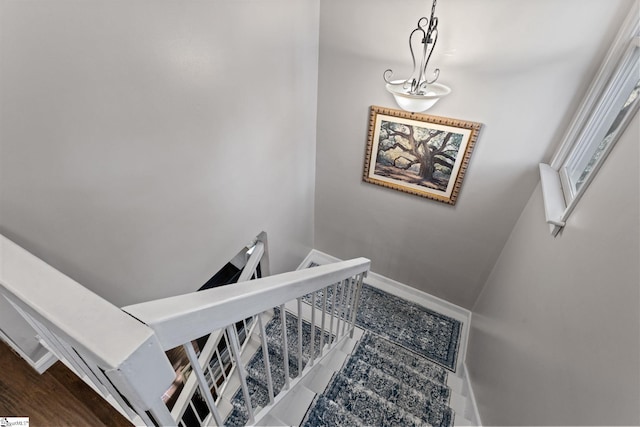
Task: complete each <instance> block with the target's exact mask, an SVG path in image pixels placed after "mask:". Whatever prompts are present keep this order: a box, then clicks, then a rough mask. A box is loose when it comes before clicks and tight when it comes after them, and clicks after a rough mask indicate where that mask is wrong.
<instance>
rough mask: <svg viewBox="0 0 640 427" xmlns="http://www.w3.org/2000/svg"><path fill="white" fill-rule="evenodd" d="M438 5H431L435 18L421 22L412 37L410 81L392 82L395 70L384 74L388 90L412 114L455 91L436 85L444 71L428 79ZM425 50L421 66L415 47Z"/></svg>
mask: <svg viewBox="0 0 640 427" xmlns="http://www.w3.org/2000/svg"><path fill="white" fill-rule="evenodd" d="M436 1H437V0H433V3H432V4H431V16H430V18H428V19H427V17H424V16H423V17H422V18H420V19H419V20H418V26H417V27H416V28H415V29H414V30H413V31H412V32H411V34H410V35H409V50H410V51H411V59H412V60H413V73H411V76H409V78H408V79H406V80H391V76H392V75H393V71H392V70H390V69H389V70H386V71H385V72H384V75H383V76H384V81H385V82H386V88H387V90H388V91H389V92H391V94H392V95H393V97H394V98H395V99H396V102H397V104H398V106H399V107H400V108H402V109H403V110H406V111H411V112H416V113H417V112H420V111H425V110H427V109H429V108H431V107H432V106H433V105H434V104H435V103H436V102H438V100H439V99H440V98H442V97H443V96H446V95H448V94H449V93H450V92H451V89H450V88H449V87H447V86H445V85H443V84H440V83H436V80H438V76H439V75H440V69H439V68H436V69H435V70H434V71H433V76H432V78H431V79H430V80H429V79H427V77H426V75H427V66H428V65H429V59H431V54H432V53H433V49H434V48H435V46H436V41H437V40H438V17H436V16H434V14H435V11H436ZM419 43H421V44H422V45H423V46H422V59H421V61H420V65H418V62H416V55H415V51H414V44H416V45H417V46H416V47H420V45H419Z"/></svg>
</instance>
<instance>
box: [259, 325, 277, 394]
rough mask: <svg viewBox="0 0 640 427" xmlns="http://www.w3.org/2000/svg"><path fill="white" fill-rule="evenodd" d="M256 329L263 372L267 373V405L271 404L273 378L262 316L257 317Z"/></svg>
mask: <svg viewBox="0 0 640 427" xmlns="http://www.w3.org/2000/svg"><path fill="white" fill-rule="evenodd" d="M258 327H259V328H260V342H261V346H262V358H263V359H264V370H265V372H266V373H267V390H268V391H269V403H273V398H274V395H273V378H272V377H271V363H270V362H269V348H268V345H269V344H268V343H267V332H266V331H265V329H264V324H263V322H262V316H260V315H258Z"/></svg>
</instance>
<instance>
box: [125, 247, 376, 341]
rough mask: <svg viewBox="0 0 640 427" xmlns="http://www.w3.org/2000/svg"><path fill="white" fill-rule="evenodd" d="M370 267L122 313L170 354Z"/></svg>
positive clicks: (326, 269)
mask: <svg viewBox="0 0 640 427" xmlns="http://www.w3.org/2000/svg"><path fill="white" fill-rule="evenodd" d="M370 263H371V262H370V261H369V260H368V259H366V258H356V259H353V260H349V261H342V262H337V263H333V264H327V265H322V266H318V267H315V268H310V269H306V270H298V271H292V272H289V273H282V274H279V275H277V276H269V277H264V278H261V279H256V280H251V281H248V282H243V283H237V284H234V285H233V286H221V287H218V288H213V289H207V290H204V291H200V292H194V293H190V294H185V295H179V296H175V297H169V298H164V299H159V300H155V301H149V302H145V303H140V304H135V305H130V306H127V307H124V308H123V310H124V311H126V312H127V313H129V314H131V315H132V316H133V317H135V318H136V319H139V320H141V321H142V322H144V323H145V324H146V325H148V326H150V327H151V328H152V329H153V330H154V331H155V332H156V335H157V337H158V340H159V341H160V343H161V345H162V346H163V348H165V349H170V348H173V347H176V346H178V345H182V344H183V343H185V342H187V341H190V340H194V339H197V338H199V337H201V336H204V335H206V334H208V333H210V332H211V331H213V330H216V329H221V328H225V327H226V326H228V325H229V324H231V323H234V322H238V321H240V320H242V319H245V318H247V317H251V316H253V315H254V314H256V313H261V312H263V311H265V310H268V309H270V308H272V307H275V306H278V305H281V304H282V302H283V301H289V300H291V299H295V298H296V297H298V296H302V295H306V294H309V293H311V292H315V291H316V290H318V289H321V288H322V287H324V286H327V284H328V283H336V282H340V281H343V280H345V279H346V278H348V277H351V276H355V275H356V274H359V273H361V272H363V271H368V270H369V266H370Z"/></svg>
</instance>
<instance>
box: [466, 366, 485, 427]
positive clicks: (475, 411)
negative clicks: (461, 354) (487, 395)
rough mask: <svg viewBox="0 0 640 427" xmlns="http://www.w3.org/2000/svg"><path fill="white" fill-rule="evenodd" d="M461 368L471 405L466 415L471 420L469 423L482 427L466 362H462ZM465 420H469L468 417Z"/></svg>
mask: <svg viewBox="0 0 640 427" xmlns="http://www.w3.org/2000/svg"><path fill="white" fill-rule="evenodd" d="M462 366H463V372H464V382H465V384H466V386H467V390H468V393H469V395H468V396H467V399H468V402H469V403H470V404H471V408H470V411H471V413H470V414H467V415H471V417H472V419H471V421H473V423H474V424H475V425H477V426H482V420H481V419H480V411H478V403H477V402H476V395H475V393H474V392H473V386H472V385H471V378H470V377H469V368H468V367H467V362H464V363H463V364H462ZM467 419H469V417H467Z"/></svg>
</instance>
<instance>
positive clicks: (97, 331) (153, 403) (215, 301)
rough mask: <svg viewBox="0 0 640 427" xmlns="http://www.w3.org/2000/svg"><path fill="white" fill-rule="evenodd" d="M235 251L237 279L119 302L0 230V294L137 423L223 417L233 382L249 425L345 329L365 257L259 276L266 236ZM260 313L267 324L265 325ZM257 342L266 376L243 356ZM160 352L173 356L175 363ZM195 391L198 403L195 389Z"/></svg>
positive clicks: (219, 420)
mask: <svg viewBox="0 0 640 427" xmlns="http://www.w3.org/2000/svg"><path fill="white" fill-rule="evenodd" d="M243 251H244V252H243ZM243 251H241V252H240V253H239V254H238V255H237V256H236V257H235V258H234V259H233V260H232V262H233V265H234V266H235V267H237V268H242V271H241V273H240V276H239V281H238V283H236V284H233V285H231V286H220V287H214V288H211V289H207V290H203V291H200V292H194V293H191V294H186V295H179V296H175V297H170V298H164V299H160V300H156V301H150V302H146V303H141V304H135V305H130V306H128V307H124V308H122V309H120V308H118V307H115V306H114V305H112V304H110V303H109V302H108V301H105V300H104V299H102V298H100V297H99V296H98V295H96V294H94V293H92V292H91V291H89V290H88V289H86V288H84V287H82V286H81V285H80V284H78V283H77V282H75V281H73V280H72V279H70V278H69V277H67V276H65V275H64V274H62V273H60V272H59V271H57V270H55V269H54V268H53V267H51V266H49V265H48V264H46V263H45V262H43V261H41V260H39V259H38V258H37V257H35V256H33V255H32V254H30V253H28V252H27V251H25V250H24V249H22V248H20V247H19V246H18V245H16V244H14V243H13V242H11V241H9V240H8V239H6V238H5V237H4V236H1V235H0V297H2V296H4V297H6V299H7V300H8V301H9V302H10V303H11V304H12V305H13V306H14V307H15V308H16V310H17V312H18V313H20V314H21V315H22V316H23V317H24V318H25V319H26V320H27V322H29V324H30V325H31V326H32V327H33V328H34V330H35V331H37V333H38V339H39V340H40V341H41V343H42V344H43V345H44V346H45V347H46V348H47V349H49V350H50V351H51V352H52V353H53V354H55V355H56V356H57V357H59V358H60V359H61V360H63V361H64V362H65V363H67V364H68V365H69V366H70V367H71V369H72V370H73V371H74V372H75V373H76V374H77V375H78V376H80V377H81V378H83V379H84V380H85V381H87V382H89V383H90V384H91V385H93V386H94V388H95V389H96V391H98V392H99V393H101V394H102V396H103V397H104V398H105V399H107V400H109V401H110V402H112V404H113V405H114V406H116V407H120V409H121V411H122V412H123V413H125V414H127V415H128V416H129V419H130V420H131V421H132V422H134V423H136V424H140V423H144V424H146V425H150V426H151V425H160V426H165V425H181V426H185V425H187V424H190V423H191V421H193V422H197V423H199V424H200V425H202V426H204V425H209V424H211V423H215V424H217V425H222V424H223V423H224V419H225V418H226V417H227V415H228V413H227V412H226V411H229V410H230V409H228V407H229V405H228V402H229V400H224V402H226V404H222V400H223V399H228V398H230V397H231V395H235V393H236V392H237V390H239V389H240V390H241V393H242V395H243V396H244V400H245V404H246V406H247V407H246V410H247V413H246V414H247V416H248V420H246V419H245V420H246V421H247V422H248V423H250V424H252V423H254V422H258V423H259V422H261V419H262V418H263V417H264V416H265V415H266V413H267V412H268V410H269V409H270V408H272V407H273V406H274V405H277V404H278V402H280V401H281V400H282V399H283V398H284V396H285V395H286V394H287V393H288V392H289V391H291V390H292V388H293V387H295V385H296V384H298V383H299V382H300V381H301V380H302V379H303V376H304V375H307V374H308V373H309V372H310V371H311V369H312V366H313V365H314V363H317V362H319V361H320V360H321V358H323V357H325V356H326V354H325V349H329V350H330V349H332V348H335V347H336V346H338V345H339V344H340V342H341V340H343V339H345V338H346V336H347V335H346V334H347V332H350V333H352V332H353V328H354V320H355V309H356V308H357V298H358V296H359V291H360V287H361V285H362V278H363V277H364V276H365V275H366V273H367V271H368V270H369V266H370V261H369V260H367V259H365V258H358V259H353V260H349V261H343V262H338V263H334V264H327V265H323V266H318V267H316V268H313V269H305V270H299V271H293V272H289V273H283V274H279V275H277V276H269V277H261V278H258V277H260V276H262V275H264V274H268V273H269V265H268V247H267V241H266V233H261V234H260V235H259V236H258V238H257V239H256V240H254V241H253V242H252V243H251V244H250V245H249V246H247V247H246V248H245V249H243ZM252 279H255V280H252ZM318 291H322V297H321V298H322V299H321V300H319V299H318V298H319V297H318V296H317V294H316V293H317V292H318ZM331 293H332V295H331V299H332V301H331V302H329V296H330V295H329V294H331ZM296 300H297V323H298V343H297V344H298V345H297V347H298V348H297V353H298V363H299V364H298V374H297V375H296V378H293V379H292V378H290V376H289V350H288V343H287V334H288V333H289V332H291V331H289V328H288V327H287V318H289V321H290V322H291V321H292V320H293V319H295V315H296V311H295V308H292V307H293V305H294V304H295V303H296ZM302 302H305V309H304V310H303V304H302ZM306 304H310V310H311V311H310V313H311V314H310V316H308V317H305V319H303V314H304V313H309V311H308V310H307V309H306ZM320 304H322V306H321V307H320ZM287 307H289V309H290V310H291V312H290V314H288V313H287ZM329 307H330V310H331V312H330V313H327V311H328V310H329ZM318 309H320V310H321V312H320V313H318V315H321V316H322V317H321V320H320V322H318V320H319V319H318V317H317V315H316V310H318ZM327 314H329V315H330V316H331V319H330V320H329V319H326V316H327ZM291 316H293V317H291ZM334 318H335V321H334ZM328 320H329V321H328ZM265 321H269V322H270V323H269V324H268V325H267V326H266V327H265V324H264V323H263V322H265ZM293 321H294V323H293V325H294V328H295V320H293ZM318 323H320V324H318ZM334 323H335V329H334ZM327 326H328V331H327ZM308 327H310V330H308V329H307V328H308ZM254 329H256V330H258V331H259V334H260V340H259V342H258V340H257V339H256V335H255V334H254V335H252V334H253V331H254ZM274 329H275V330H277V329H280V331H281V337H280V338H279V339H280V343H277V345H276V346H275V348H278V347H279V346H280V345H282V360H280V358H279V357H276V358H273V360H272V361H270V360H269V354H270V352H271V354H274V353H273V351H274V350H273V347H270V346H272V345H274V344H275V343H274V342H273V341H272V338H273V337H271V336H269V337H268V336H267V331H274ZM316 329H318V330H316ZM308 331H309V332H308ZM318 334H320V337H319V340H318V341H319V346H316V339H317V338H318ZM325 334H326V335H327V338H325ZM276 335H277V333H276ZM309 338H310V339H311V342H310V343H308V342H307V341H308V340H309ZM327 340H328V343H326V344H327V345H325V342H326V341H327ZM303 341H304V344H303ZM203 342H204V345H203ZM258 345H260V346H261V347H262V349H261V351H262V354H261V356H262V358H263V363H264V369H265V373H259V371H256V369H255V365H251V364H250V360H255V359H252V358H253V355H254V352H256V351H260V350H259V349H258ZM303 346H304V347H303ZM176 347H178V348H179V350H180V348H181V350H183V351H182V353H181V354H180V355H178V356H175V355H174V354H173V353H174V352H172V353H167V354H165V351H167V350H171V349H174V348H176ZM292 351H293V354H295V353H296V349H293V350H292ZM307 352H308V353H307ZM169 354H171V356H170V357H171V358H172V360H173V361H174V362H176V360H177V361H178V363H176V370H174V368H173V367H172V364H171V363H170V359H169V358H168V355H169ZM255 354H256V355H259V353H255ZM307 355H308V356H309V357H308V361H307V362H306V363H305V362H304V361H303V360H304V359H303V358H306V357H307ZM292 357H295V356H293V355H292ZM185 358H186V359H187V360H188V361H187V362H186V364H183V363H182V362H183V361H184V359H185ZM174 359H175V360H174ZM270 362H274V363H283V364H284V366H283V367H282V369H283V370H284V385H283V384H282V382H280V380H281V378H280V377H277V378H272V375H271V363H270ZM278 367H280V366H278ZM189 368H190V369H189ZM236 372H237V374H238V375H237V376H236V375H235V374H236ZM256 375H257V376H256ZM185 379H186V381H185ZM238 379H239V386H238V382H236V381H237V380H238ZM256 379H258V380H259V381H263V379H264V381H265V382H266V386H267V389H268V402H267V397H266V395H261V394H257V395H256V396H253V397H252V396H251V394H250V390H249V388H248V384H249V383H248V381H250V384H251V387H254V385H253V384H254V383H253V381H255V380H256ZM181 381H183V382H182V383H181ZM276 383H277V388H278V390H274V388H276ZM198 389H199V390H200V393H199V394H200V395H201V397H202V398H203V399H202V400H204V402H201V400H199V398H198V399H196V398H195V393H196V390H198ZM170 398H171V399H173V400H171V402H169V403H167V402H168V400H169V399H170ZM252 399H254V402H252ZM113 402H115V403H113ZM235 404H236V403H234V405H235ZM167 405H169V406H167ZM171 405H173V406H171ZM216 405H220V407H218V406H216ZM170 408H171V410H170ZM207 408H208V410H209V412H206V409H207ZM221 408H222V409H221ZM243 416H244V415H243ZM190 420H191V421H190Z"/></svg>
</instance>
